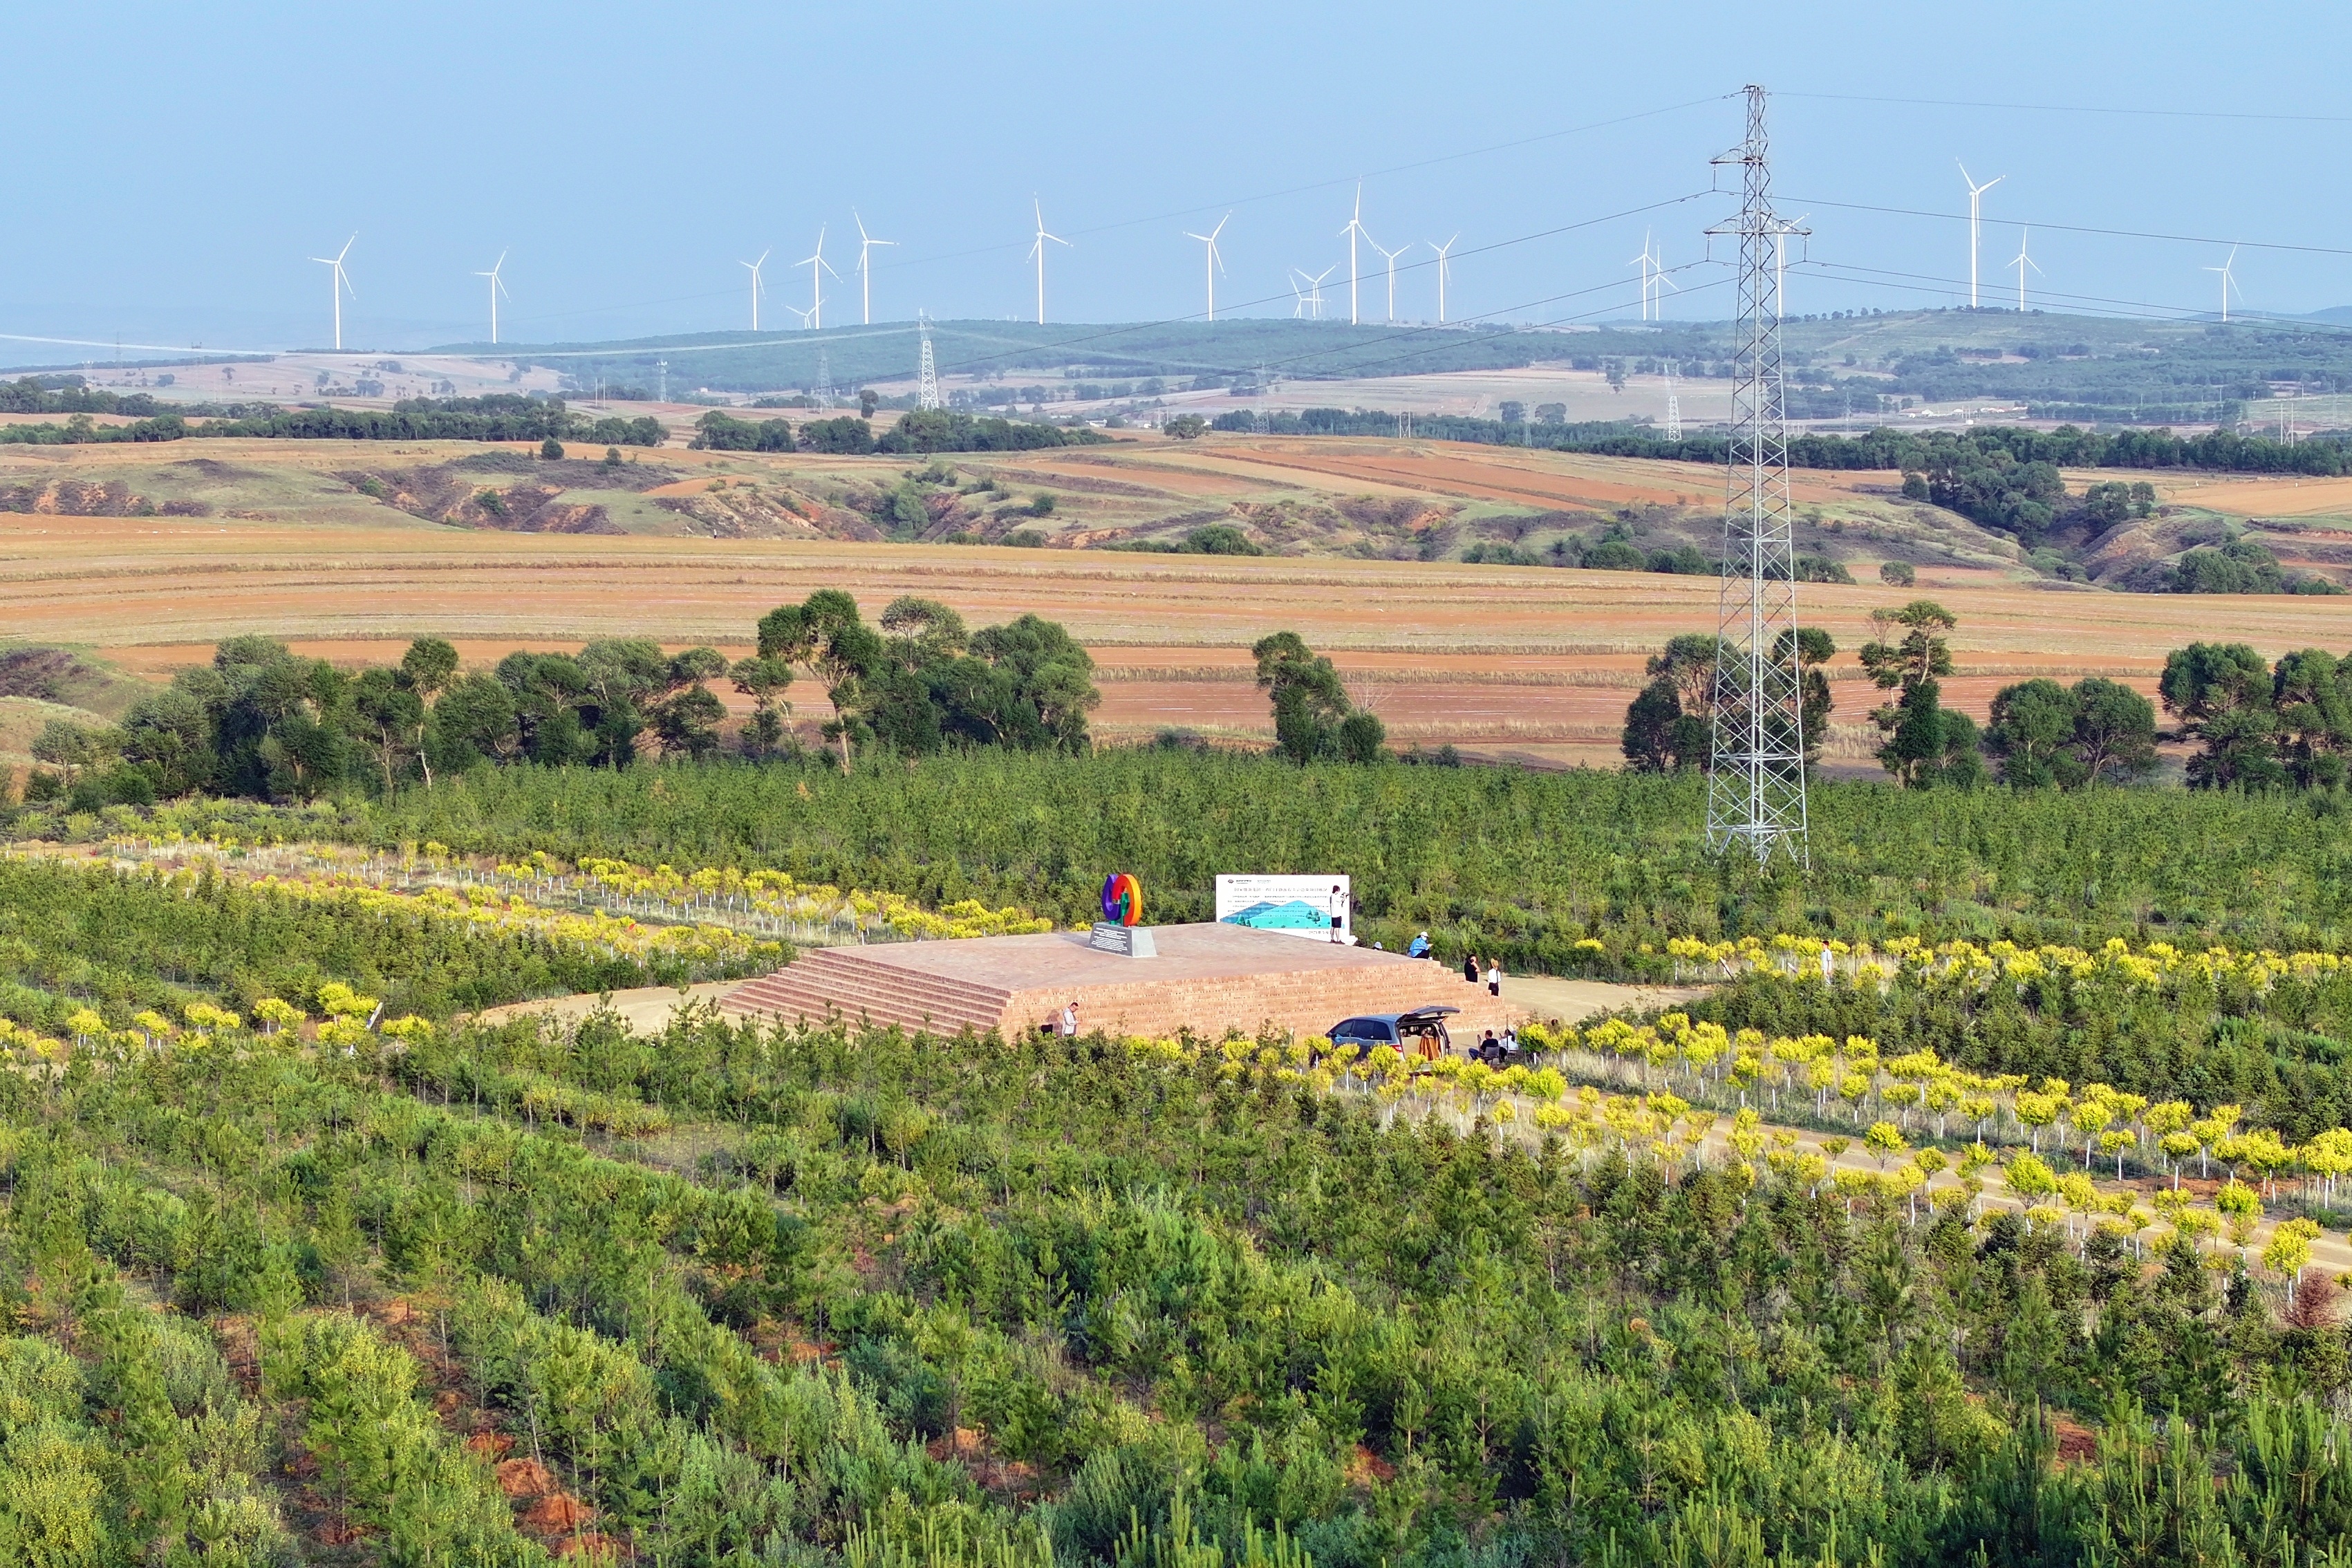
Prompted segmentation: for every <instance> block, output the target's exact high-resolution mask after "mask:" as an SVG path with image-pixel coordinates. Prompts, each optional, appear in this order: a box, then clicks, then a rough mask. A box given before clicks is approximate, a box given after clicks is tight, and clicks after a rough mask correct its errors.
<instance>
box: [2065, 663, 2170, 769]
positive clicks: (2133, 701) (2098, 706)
mask: <svg viewBox="0 0 2352 1568" xmlns="http://www.w3.org/2000/svg"><path fill="white" fill-rule="evenodd" d="M2074 760H2075V761H2076V762H2077V763H2080V764H2081V765H2082V769H2083V776H2084V778H2085V779H2086V780H2087V781H2089V782H2090V783H2093V784H2122V783H2126V782H2127V781H2129V780H2132V779H2136V778H2140V777H2143V776H2145V775H2146V774H2147V773H2152V772H2154V771H2155V769H2156V704H2155V703H2153V702H2150V701H2149V700H2147V698H2145V697H2142V696H2141V695H2140V694H2139V693H2138V692H2137V691H2134V690H2133V689H2131V688H2130V687H2128V686H2126V685H2125V684H2124V683H2123V682H2121V681H2119V680H2110V679H2107V678H2106V677H2105V676H2101V675H2094V676H2088V677H2085V678H2084V679H2081V680H2078V681H2076V682H2075V683H2074Z"/></svg>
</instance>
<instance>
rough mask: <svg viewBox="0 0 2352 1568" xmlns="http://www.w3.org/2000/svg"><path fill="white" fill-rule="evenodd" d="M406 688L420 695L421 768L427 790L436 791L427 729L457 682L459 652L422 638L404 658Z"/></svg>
mask: <svg viewBox="0 0 2352 1568" xmlns="http://www.w3.org/2000/svg"><path fill="white" fill-rule="evenodd" d="M400 674H401V679H402V682H403V684H404V685H405V686H406V687H407V688H408V689H409V690H411V691H413V692H415V694H416V700H417V704H418V712H417V716H416V744H415V751H416V756H417V762H418V765H419V766H421V767H422V768H424V770H425V788H426V789H431V788H432V787H433V760H432V758H431V757H430V756H429V755H428V754H427V752H428V750H429V748H427V747H426V745H425V729H426V726H427V725H428V724H429V723H430V722H431V720H432V707H433V704H434V703H435V702H436V701H437V700H439V698H440V696H441V693H442V692H444V691H446V689H448V686H449V682H450V681H452V680H454V679H457V649H456V648H454V647H451V646H450V645H449V644H448V643H447V642H446V641H444V640H443V639H441V638H440V637H419V638H417V639H416V640H415V642H413V643H410V644H409V645H408V651H407V652H405V653H404V654H402V655H401V656H400Z"/></svg>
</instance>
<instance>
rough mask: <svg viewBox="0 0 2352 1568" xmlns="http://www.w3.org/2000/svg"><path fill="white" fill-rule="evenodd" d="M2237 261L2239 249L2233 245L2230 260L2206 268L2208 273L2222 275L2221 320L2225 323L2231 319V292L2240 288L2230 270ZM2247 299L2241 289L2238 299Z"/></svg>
mask: <svg viewBox="0 0 2352 1568" xmlns="http://www.w3.org/2000/svg"><path fill="white" fill-rule="evenodd" d="M2237 260H2238V247H2236V246H2234V245H2233V246H2231V247H2230V254H2229V257H2228V258H2227V259H2225V260H2224V261H2223V262H2222V263H2221V266H2219V267H2208V268H2205V270H2206V271H2208V272H2218V273H2220V274H2221V320H2222V321H2228V320H2229V319H2230V290H2231V289H2237V287H2238V279H2237V278H2236V277H2235V276H2234V275H2233V274H2232V273H2231V271H2230V268H2231V267H2233V266H2235V265H2236V264H2237ZM2245 297H2246V292H2245V290H2244V289H2238V298H2239V299H2241V300H2242V299H2244V298H2245Z"/></svg>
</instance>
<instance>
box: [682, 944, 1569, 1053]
mask: <svg viewBox="0 0 2352 1568" xmlns="http://www.w3.org/2000/svg"><path fill="white" fill-rule="evenodd" d="M1152 935H1153V937H1154V939H1155V941H1156V942H1157V943H1158V946H1159V949H1160V956H1159V957H1157V958H1121V957H1118V956H1117V955H1116V954H1112V953H1106V952H1096V951H1095V950H1094V949H1092V948H1090V947H1088V946H1087V938H1086V936H1085V934H1084V933H1083V932H1072V931H1050V932H1045V933H1043V934H1039V935H1035V936H997V937H978V938H973V939H971V940H970V941H964V942H890V943H883V944H877V945H876V946H873V947H828V948H818V949H815V950H814V951H812V952H807V953H805V954H803V956H802V957H801V958H800V959H799V960H798V961H797V962H795V963H792V964H790V965H788V966H787V967H785V968H782V969H780V970H778V971H776V972H775V973H773V974H769V975H764V976H762V977H761V978H760V979H758V980H751V981H747V982H745V983H744V984H742V985H740V986H738V987H737V988H736V989H735V990H734V991H732V992H731V993H730V994H728V996H727V998H726V999H725V1000H724V1001H723V1002H722V1003H720V1006H721V1007H722V1008H723V1009H724V1010H725V1011H727V1012H730V1013H736V1014H751V1015H759V1016H767V1017H771V1018H776V1019H780V1020H783V1021H786V1022H797V1021H799V1020H801V1019H808V1020H811V1021H814V1020H819V1019H824V1018H827V1017H833V1016H839V1017H841V1018H844V1019H846V1020H848V1021H850V1022H852V1023H864V1024H869V1025H875V1026H887V1025H891V1024H896V1025H898V1026H901V1027H904V1028H908V1029H929V1030H931V1031H933V1032H935V1033H943V1034H953V1033H956V1032H958V1031H960V1030H961V1029H964V1028H966V1027H969V1028H971V1029H972V1030H973V1031H974V1032H976V1033H981V1034H985V1033H987V1032H988V1031H989V1030H991V1029H994V1030H997V1031H999V1032H1000V1033H1002V1034H1004V1035H1006V1036H1008V1037H1010V1036H1013V1035H1020V1034H1026V1033H1028V1032H1030V1031H1033V1030H1034V1029H1036V1028H1038V1027H1040V1026H1045V1025H1046V1024H1048V1023H1050V1022H1051V1020H1052V1019H1053V1018H1054V1017H1055V1015H1057V1014H1058V1013H1060V1012H1061V1010H1062V1005H1063V1004H1064V1003H1066V1002H1069V1001H1072V1000H1075V1001H1076V1003H1077V1005H1078V1026H1079V1027H1080V1028H1081V1029H1082V1030H1084V1031H1086V1032H1087V1033H1092V1032H1093V1031H1095V1030H1097V1029H1105V1030H1108V1031H1109V1032H1111V1033H1113V1034H1119V1035H1154V1036H1158V1035H1172V1034H1174V1033H1175V1032H1176V1031H1177V1030H1178V1029H1179V1028H1180V1027H1183V1026H1190V1027H1191V1028H1192V1030H1193V1031H1194V1032H1195V1033H1199V1034H1205V1035H1211V1036H1215V1035H1222V1034H1223V1033H1224V1031H1225V1030H1226V1029H1228V1028H1237V1029H1240V1030H1242V1031H1243V1032H1244V1033H1245V1034H1255V1033H1256V1032H1257V1030H1258V1029H1259V1028H1260V1027H1261V1026H1264V1025H1266V1024H1272V1025H1274V1026H1276V1027H1277V1028H1283V1029H1288V1030H1290V1031H1292V1032H1293V1033H1295V1034H1299V1035H1319V1034H1321V1033H1322V1032H1323V1031H1324V1030H1326V1029H1328V1028H1329V1027H1330V1026H1332V1025H1334V1024H1336V1023H1338V1022H1339V1020H1340V1019H1342V1018H1346V1017H1350V1016H1355V1015H1357V1014H1362V1013H1402V1012H1405V1011H1407V1010H1409V1009H1411V1008H1414V1007H1419V1006H1423V1005H1428V1004H1433V1003H1442V1004H1444V1005H1449V1006H1454V1007H1459V1008H1461V1009H1462V1011H1461V1013H1460V1015H1459V1016H1456V1017H1454V1018H1453V1019H1451V1020H1449V1025H1450V1027H1451V1029H1452V1032H1453V1035H1454V1040H1455V1043H1456V1044H1466V1043H1468V1042H1469V1041H1471V1040H1475V1039H1476V1038H1477V1036H1478V1033H1479V1031H1481V1030H1485V1029H1490V1028H1492V1029H1498V1028H1501V1027H1502V1026H1504V1024H1505V1023H1507V1022H1509V1021H1511V1020H1514V1019H1517V1017H1519V1016H1521V1014H1522V1012H1523V1010H1522V1009H1519V1008H1516V1007H1513V1006H1511V1005H1509V1003H1507V1002H1498V1001H1496V1000H1494V999H1493V998H1490V997H1489V996H1488V995H1487V994H1486V988H1485V987H1484V986H1479V985H1471V984H1466V983H1465V981H1464V980H1463V978H1462V974H1461V972H1460V971H1459V970H1454V969H1448V968H1446V967H1445V966H1444V965H1443V964H1439V963H1431V962H1430V961H1429V960H1427V959H1424V958H1407V957H1405V956H1404V955H1403V954H1402V953H1395V952H1375V951H1373V950H1372V949H1370V948H1365V947H1348V946H1344V945H1340V944H1338V943H1332V942H1310V941H1307V939H1305V938H1302V937H1296V936H1283V935H1280V934H1277V933H1276V932H1272V931H1250V930H1247V929H1245V928H1244V927H1241V926H1231V925H1216V924H1208V923H1203V924H1199V925H1172V926H1155V927H1153V928H1152Z"/></svg>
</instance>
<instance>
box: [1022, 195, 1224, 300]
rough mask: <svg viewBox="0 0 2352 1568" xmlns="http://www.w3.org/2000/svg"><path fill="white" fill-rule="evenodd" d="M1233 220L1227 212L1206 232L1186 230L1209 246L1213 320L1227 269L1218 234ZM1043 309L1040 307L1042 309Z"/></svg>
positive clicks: (1186, 235)
mask: <svg viewBox="0 0 2352 1568" xmlns="http://www.w3.org/2000/svg"><path fill="white" fill-rule="evenodd" d="M1233 221H1234V215H1233V214H1231V213H1227V214H1226V215H1225V216H1223V217H1221V218H1219V219H1218V220H1217V226H1216V227H1214V228H1213V229H1211V230H1210V231H1209V232H1208V233H1206V234H1194V233H1193V232H1192V230H1191V229H1189V228H1188V229H1186V230H1185V231H1184V237H1185V238H1186V239H1197V240H1199V241H1200V242H1201V243H1202V244H1203V245H1205V246H1207V247H1209V257H1208V271H1209V320H1210V321H1215V320H1216V319H1217V274H1218V273H1220V272H1223V270H1224V269H1225V259H1224V258H1223V257H1222V256H1219V255H1218V254H1217V236H1219V235H1221V234H1223V233H1224V232H1225V225H1227V224H1229V223H1231V222H1233ZM1042 309H1043V308H1042V307H1040V310H1041V311H1042Z"/></svg>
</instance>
